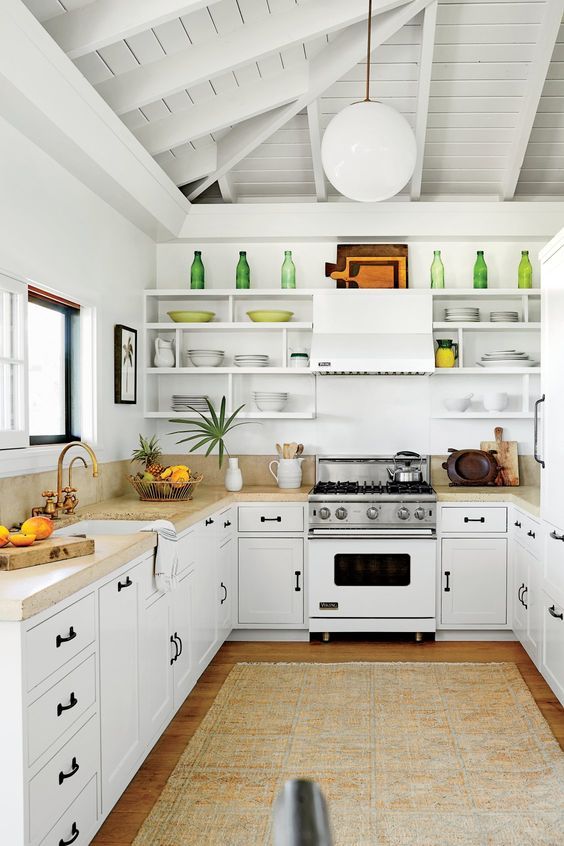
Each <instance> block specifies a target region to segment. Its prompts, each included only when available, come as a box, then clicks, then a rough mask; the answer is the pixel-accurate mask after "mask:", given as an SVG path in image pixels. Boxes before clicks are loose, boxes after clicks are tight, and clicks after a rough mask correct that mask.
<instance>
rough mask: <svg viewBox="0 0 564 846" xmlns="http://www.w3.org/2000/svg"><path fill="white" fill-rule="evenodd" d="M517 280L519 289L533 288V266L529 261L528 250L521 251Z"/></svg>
mask: <svg viewBox="0 0 564 846" xmlns="http://www.w3.org/2000/svg"><path fill="white" fill-rule="evenodd" d="M517 278H518V282H517V286H518V287H519V288H532V287H533V266H532V264H531V262H530V260H529V251H528V250H521V261H520V262H519V271H518V273H517Z"/></svg>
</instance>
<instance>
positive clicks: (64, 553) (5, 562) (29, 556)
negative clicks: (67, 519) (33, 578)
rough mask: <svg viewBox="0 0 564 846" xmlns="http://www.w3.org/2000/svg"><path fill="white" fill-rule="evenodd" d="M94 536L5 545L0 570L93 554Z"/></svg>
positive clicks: (1, 553) (18, 568) (0, 553)
mask: <svg viewBox="0 0 564 846" xmlns="http://www.w3.org/2000/svg"><path fill="white" fill-rule="evenodd" d="M93 552H94V541H93V540H92V538H47V539H46V540H43V541H36V542H35V543H34V544H33V545H32V546H20V547H16V546H3V547H2V548H1V549H0V570H21V569H22V568H23V567H35V566H36V565H37V564H50V563H51V562H53V561H65V560H67V559H68V558H78V557H79V556H80V555H92V553H93Z"/></svg>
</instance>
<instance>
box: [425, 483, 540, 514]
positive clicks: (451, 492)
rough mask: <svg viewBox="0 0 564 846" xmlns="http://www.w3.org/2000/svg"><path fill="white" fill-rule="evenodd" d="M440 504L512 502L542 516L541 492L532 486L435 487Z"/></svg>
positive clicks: (530, 512)
mask: <svg viewBox="0 0 564 846" xmlns="http://www.w3.org/2000/svg"><path fill="white" fill-rule="evenodd" d="M434 487H435V490H436V492H437V497H438V500H439V502H510V503H511V504H512V505H515V506H517V508H522V509H523V510H524V511H528V512H529V514H531V515H533V516H534V517H538V516H539V514H540V490H539V488H537V487H533V486H532V485H521V486H519V487H515V488H497V487H488V488H472V487H469V488H463V487H460V488H458V487H456V488H451V487H449V485H435V486H434Z"/></svg>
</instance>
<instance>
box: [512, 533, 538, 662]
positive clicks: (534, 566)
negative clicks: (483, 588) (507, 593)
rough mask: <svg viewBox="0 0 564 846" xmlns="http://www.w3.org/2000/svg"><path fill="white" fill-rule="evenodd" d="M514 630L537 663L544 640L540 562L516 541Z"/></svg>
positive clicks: (514, 550)
mask: <svg viewBox="0 0 564 846" xmlns="http://www.w3.org/2000/svg"><path fill="white" fill-rule="evenodd" d="M512 550H513V631H514V632H515V634H516V635H517V637H518V638H519V640H520V641H521V643H522V644H523V646H524V647H525V649H526V650H527V652H528V653H529V655H530V657H531V659H532V660H533V661H534V662H535V663H536V662H537V660H538V657H539V642H540V572H539V570H540V562H539V561H537V559H536V558H535V557H534V555H533V554H532V553H531V552H530V550H528V549H526V548H525V547H524V546H522V544H521V543H519V541H517V540H515V541H514V543H513V547H512Z"/></svg>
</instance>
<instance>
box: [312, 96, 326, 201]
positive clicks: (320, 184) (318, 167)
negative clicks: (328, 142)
mask: <svg viewBox="0 0 564 846" xmlns="http://www.w3.org/2000/svg"><path fill="white" fill-rule="evenodd" d="M307 125H308V129H309V140H310V144H311V159H312V162H313V178H314V181H315V193H316V196H317V202H318V203H325V202H326V201H327V180H326V179H325V171H324V170H323V165H322V163H321V124H320V119H319V100H314V101H313V102H312V103H310V104H309V106H308V107H307Z"/></svg>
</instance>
